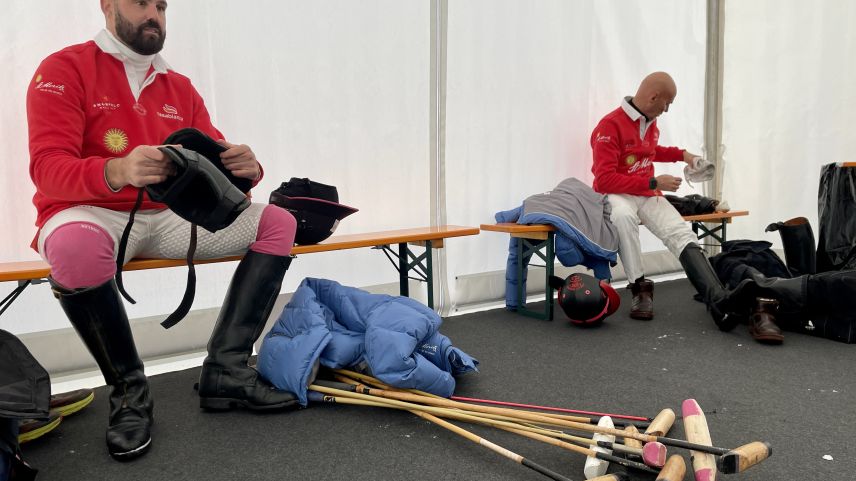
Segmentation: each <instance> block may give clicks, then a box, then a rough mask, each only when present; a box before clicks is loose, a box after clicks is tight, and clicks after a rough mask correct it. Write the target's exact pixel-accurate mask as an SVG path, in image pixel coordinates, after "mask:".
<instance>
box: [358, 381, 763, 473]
mask: <svg viewBox="0 0 856 481" xmlns="http://www.w3.org/2000/svg"><path fill="white" fill-rule="evenodd" d="M360 376H363V375H360ZM368 378H369V379H371V380H373V381H375V382H379V381H377V380H375V379H374V378H371V377H370V376H369V377H368ZM435 397H438V398H439V396H435ZM441 399H445V398H441ZM663 411H667V412H665V413H664V412H661V413H660V414H658V417H660V416H661V415H664V414H665V415H666V416H667V417H673V416H674V412H671V415H669V412H670V411H671V409H669V410H663ZM520 414H521V416H523V415H526V416H529V415H532V414H531V413H528V412H521V413H520ZM529 419H530V420H532V418H529ZM544 419H550V418H549V417H548V416H543V418H542V419H541V423H542V424H553V425H558V426H565V427H570V428H572V429H576V430H578V431H586V432H590V433H595V432H605V433H606V434H613V435H615V436H620V437H622V438H624V439H625V440H626V439H628V438H630V439H636V440H638V441H643V442H645V443H650V442H655V441H656V442H660V443H662V444H665V445H667V446H674V447H678V448H683V449H689V450H695V451H699V452H704V453H710V454H715V455H717V456H722V458H720V460H719V461H718V466H717V467H718V468H719V469H720V471H721V472H722V473H724V474H733V473H737V472H742V471H745V470H746V469H749V468H750V467H752V466H754V465H756V464H758V463H760V462H762V461H764V460H765V459H767V458H768V457H770V456H771V455H772V448H771V447H770V445H769V443H766V442H762V441H755V442H751V443H748V444H744V445H742V446H739V447H737V448H735V449H726V448H720V447H716V446H706V445H704V444H699V443H693V442H689V441H684V440H682V439H675V438H668V437H664V436H657V435H654V434H642V433H637V434H632V433H626V432H624V431H621V430H618V429H608V428H605V429H601V428H598V427H596V426H591V425H589V424H583V423H577V422H572V421H560V420H555V419H554V421H555V423H551V422H550V421H545V420H544ZM656 419H657V418H655V420H656ZM668 424H669V425H671V423H668ZM666 431H668V428H666Z"/></svg>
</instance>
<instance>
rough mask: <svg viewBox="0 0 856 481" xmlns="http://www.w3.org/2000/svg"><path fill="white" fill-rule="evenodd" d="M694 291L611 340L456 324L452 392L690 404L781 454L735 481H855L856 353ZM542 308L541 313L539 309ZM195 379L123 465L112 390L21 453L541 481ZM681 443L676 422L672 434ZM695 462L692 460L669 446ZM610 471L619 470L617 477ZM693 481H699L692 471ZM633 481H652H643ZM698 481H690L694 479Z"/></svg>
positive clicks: (399, 429)
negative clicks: (210, 393) (204, 404)
mask: <svg viewBox="0 0 856 481" xmlns="http://www.w3.org/2000/svg"><path fill="white" fill-rule="evenodd" d="M692 294H693V290H692V287H691V286H690V285H689V283H688V282H687V281H685V280H681V281H672V282H665V283H660V284H658V285H657V287H656V318H655V320H654V321H651V322H641V321H634V320H631V319H630V318H629V317H628V312H629V294H628V292H627V291H626V290H625V289H621V296H622V301H623V303H622V306H621V308H620V309H619V311H618V312H617V313H616V314H614V315H613V316H612V317H610V318H609V319H607V321H606V323H605V324H604V325H603V326H601V327H599V328H591V329H581V328H578V327H575V326H572V325H570V324H568V323H567V322H565V321H563V320H562V316H563V315H562V313H561V311H558V312H557V316H556V320H554V321H540V320H536V319H531V318H527V317H523V316H520V315H518V314H515V313H511V312H506V311H504V310H501V309H499V310H492V311H486V312H480V313H475V314H468V315H463V316H455V317H451V318H448V319H446V320H445V321H444V324H443V327H442V329H441V331H442V332H443V333H444V334H446V335H447V336H449V337H450V338H451V339H452V340H453V342H454V343H455V345H457V346H458V347H460V348H462V349H463V350H465V351H466V352H468V353H470V354H471V355H473V356H475V357H477V358H478V359H479V360H480V361H481V372H480V373H478V374H474V375H470V376H467V377H464V378H462V379H459V382H458V386H457V389H456V394H457V395H459V396H472V397H480V398H489V399H497V400H507V401H516V402H524V403H533V404H541V405H550V406H561V407H568V408H575V409H585V410H596V411H607V412H616V413H622V414H634V415H641V416H649V417H653V416H654V415H656V414H657V413H658V412H659V411H660V410H661V409H663V408H667V407H668V408H671V409H673V410H674V411H675V412H676V413H678V415H679V416H680V406H681V403H682V401H683V400H685V399H688V398H694V399H696V400H697V401H698V402H699V404H700V406H701V407H702V409H703V410H704V411H705V413H706V417H707V421H708V424H709V427H710V432H711V437H712V439H713V444H714V445H717V446H722V447H728V448H733V447H737V446H740V445H743V444H745V443H748V442H750V441H756V440H763V441H767V442H769V443H770V444H771V445H772V446H773V456H772V457H771V458H770V459H768V460H767V461H765V462H764V463H762V464H760V465H758V466H756V467H753V468H752V469H750V470H748V471H746V472H744V473H740V474H735V475H731V476H727V478H728V479H743V480H747V481H750V480H807V479H828V480H849V479H856V475H854V474H853V473H854V472H856V448H854V446H853V445H851V444H849V443H850V442H852V441H853V434H852V433H853V430H854V428H856V402H854V401H855V400H856V374H854V368H856V345H846V344H842V343H837V342H833V341H829V340H824V339H819V338H814V337H810V336H806V335H800V334H794V333H787V334H786V339H785V344H784V345H783V346H765V345H761V344H758V343H756V342H754V341H753V340H752V338H751V337H750V336H749V334H748V332H747V329H746V327H745V326H738V328H737V329H735V330H734V331H732V332H730V333H722V332H719V331H718V330H717V329H716V327H715V326H714V325H713V322H712V321H711V320H710V318H709V317H708V315H707V313H706V312H705V310H704V307H703V305H701V304H699V303H697V302H695V301H693V300H692V299H691V297H692ZM533 307H539V306H537V305H535V306H533ZM198 372H199V369H198V368H196V369H189V370H185V371H179V372H172V373H168V374H162V375H157V376H152V377H151V384H152V390H153V393H154V396H155V402H156V406H155V408H156V424H155V427H154V433H153V439H154V441H153V447H152V449H151V451H150V452H149V453H148V454H147V455H146V456H144V457H143V458H141V459H138V460H136V461H133V462H128V463H119V462H116V461H113V460H112V459H111V458H110V457H109V456H108V455H107V453H106V449H105V446H104V427H105V423H106V418H107V406H106V402H107V401H106V398H107V393H106V391H105V390H104V388H100V389H98V390H97V392H96V396H97V398H96V401H95V402H94V403H93V404H92V405H91V406H90V407H88V408H86V409H84V410H83V411H81V412H79V413H77V414H75V415H73V416H70V417H69V418H67V419H65V420H64V421H63V423H62V424H61V425H60V426H59V428H57V429H56V430H54V431H53V432H51V433H49V434H47V435H46V436H44V437H42V438H40V439H38V440H36V441H34V442H31V443H28V444H26V445H24V453H25V456H26V458H27V459H28V460H29V461H30V462H31V464H33V465H34V466H35V467H37V468H39V469H40V473H39V476H38V478H37V479H39V480H41V481H50V480H63V481H70V480H115V481H132V480H196V479H199V480H212V481H213V480H235V479H241V480H285V479H295V480H348V481H353V480H370V479H371V480H405V479H406V480H431V481H434V480H537V479H546V478H544V477H542V476H541V475H540V474H538V473H535V472H533V471H531V470H529V469H527V468H525V467H523V466H521V465H518V464H515V463H513V462H512V461H509V460H508V459H505V458H502V457H500V456H499V455H497V454H495V453H493V452H491V451H489V450H487V449H485V448H483V447H481V446H478V445H476V444H474V443H472V442H470V441H467V440H465V439H463V438H461V437H458V436H456V435H455V434H453V433H451V432H449V431H446V430H444V429H442V428H440V427H437V426H435V425H432V424H430V423H428V422H426V421H424V420H422V419H419V418H417V417H415V416H414V415H412V414H410V413H406V412H399V411H392V410H385V409H378V408H368V407H356V406H331V405H319V406H311V407H310V408H308V409H304V410H300V411H296V412H290V413H279V414H265V415H260V414H254V413H250V412H245V411H234V412H227V413H207V412H202V411H200V410H199V409H198V401H197V398H196V395H195V392H194V391H193V383H194V382H195V380H196V378H197V376H198ZM465 427H468V428H470V429H471V430H472V431H473V432H476V433H477V434H478V435H480V436H482V437H484V438H486V439H489V440H491V441H493V442H495V443H497V444H500V445H502V446H504V447H506V448H508V449H510V450H512V451H514V452H517V453H519V454H521V455H523V456H525V457H527V458H529V459H531V460H533V461H535V462H537V463H539V464H542V465H544V466H546V467H549V468H551V469H553V470H554V471H557V472H558V473H560V474H562V475H564V476H566V477H568V478H570V479H573V480H579V479H583V475H582V471H583V464H584V457H583V456H581V455H578V454H575V453H571V452H568V451H565V450H562V449H559V448H556V447H553V446H548V445H544V444H542V443H538V442H535V441H531V440H527V439H523V438H521V437H519V436H516V435H513V434H510V433H505V432H500V431H497V430H494V429H490V428H481V427H470V426H466V425H465ZM669 435H670V436H672V437H676V438H684V430H683V425H682V421H681V420H680V418H679V419H678V421H677V422H676V423H675V426H674V428H673V429H672V431H671V432H670V434H669ZM670 453H677V454H681V455H682V456H684V458H685V459H686V460H687V463H688V464H689V452H687V451H684V450H681V449H678V448H670ZM611 469H614V468H611ZM690 471H691V468H690ZM632 476H633V479H639V480H652V479H653V476H650V475H645V474H637V473H633V474H632ZM686 479H693V476H692V474H691V472H689V473H688V474H687V477H686Z"/></svg>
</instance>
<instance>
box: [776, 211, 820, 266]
mask: <svg viewBox="0 0 856 481" xmlns="http://www.w3.org/2000/svg"><path fill="white" fill-rule="evenodd" d="M775 230H777V231H779V235H780V236H781V237H782V247H783V248H784V250H785V263H787V265H788V270H789V271H791V275H792V276H793V277H798V276H801V275H803V274H814V273H815V272H816V271H817V268H816V267H815V264H816V258H817V247H816V246H815V244H814V232H812V230H811V224H810V223H809V222H808V219H806V218H805V217H794V218H793V219H790V220H786V221H784V222H775V223H773V224H770V225H768V226H767V229H766V232H772V231H775Z"/></svg>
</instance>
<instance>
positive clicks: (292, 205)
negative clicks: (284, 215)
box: [269, 177, 357, 245]
mask: <svg viewBox="0 0 856 481" xmlns="http://www.w3.org/2000/svg"><path fill="white" fill-rule="evenodd" d="M269 202H270V203H271V204H274V205H278V206H280V207H282V208H283V209H286V210H287V211H289V212H291V214H292V215H293V216H294V218H295V219H296V220H297V232H295V235H294V242H295V243H296V244H300V245H307V244H317V243H319V242H321V241H323V240H324V239H326V238H328V237H330V236H331V235H332V234H333V232H335V230H336V227H337V226H338V225H339V221H340V220H342V219H344V218H345V217H347V216H349V215H351V214H353V213H354V212H357V209H355V208H353V207H348V206H346V205H343V204H340V203H339V192H338V191H337V190H336V187H335V186H332V185H326V184H322V183H320V182H315V181H313V180H309V179H305V178H304V179H300V178H297V177H292V178H291V180H289V181H288V182H283V183H282V185H280V186H279V188H278V189H276V190H275V191H273V192H271V193H270V201H269Z"/></svg>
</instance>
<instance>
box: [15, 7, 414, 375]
mask: <svg viewBox="0 0 856 481" xmlns="http://www.w3.org/2000/svg"><path fill="white" fill-rule="evenodd" d="M4 7H5V8H4V15H3V16H2V17H0V45H2V47H0V62H2V64H3V65H4V66H6V68H4V69H3V73H2V74H0V75H2V77H0V78H2V79H3V80H2V85H3V87H4V97H3V100H2V105H3V108H2V109H0V127H2V130H0V136H2V141H3V142H4V145H5V148H6V155H5V156H4V161H3V162H2V167H0V169H2V175H0V179H2V181H0V182H3V187H4V188H3V189H0V209H2V210H0V216H2V221H0V222H2V226H3V228H2V232H3V235H2V236H0V261H20V260H33V259H38V258H39V257H38V255H37V254H36V253H35V252H33V251H32V250H31V249H30V248H29V243H30V240H31V239H32V236H33V234H34V232H35V228H34V227H33V220H34V219H35V210H34V208H33V207H32V204H31V201H30V199H31V198H32V195H33V192H34V187H33V186H32V184H31V182H30V180H29V176H28V170H27V164H28V161H27V159H28V158H29V155H28V150H27V130H26V115H25V97H26V90H27V85H28V83H29V82H30V80H31V79H32V76H33V74H34V73H35V71H36V69H37V66H38V63H39V62H40V61H41V59H43V58H44V57H45V56H47V55H48V54H50V53H52V52H54V51H57V50H59V49H61V48H63V47H65V46H67V45H71V44H75V43H80V42H84V41H86V40H88V39H91V38H92V37H93V36H94V35H95V33H97V32H98V31H99V30H100V29H101V28H103V25H104V19H103V15H102V13H101V12H100V9H99V7H98V1H96V0H85V1H84V0H76V1H72V2H67V1H63V2H61V1H58V0H46V1H44V2H39V3H38V5H37V4H35V3H33V2H29V1H23V0H20V1H18V0H16V1H11V2H8V5H4ZM429 23H430V17H429V4H428V2H399V1H397V0H374V1H361V2H350V1H323V2H302V1H282V0H254V1H253V2H248V3H246V4H243V3H242V4H240V5H238V4H236V3H235V2H230V1H224V0H214V1H208V0H206V1H201V0H196V1H189V0H181V1H175V2H170V6H169V9H168V28H167V30H168V35H167V37H168V38H167V42H166V47H165V48H164V51H163V55H164V57H165V58H166V59H167V61H168V62H169V63H170V64H171V65H172V66H173V67H174V68H175V69H176V70H177V71H179V72H181V73H182V74H185V75H187V76H188V77H190V78H191V79H192V80H193V82H194V85H195V86H196V87H197V89H198V90H199V91H200V93H201V95H202V97H203V98H204V99H205V101H206V105H207V107H208V109H209V111H210V112H211V115H212V118H213V120H214V123H215V125H217V126H218V128H219V129H220V130H221V131H222V132H224V134H225V135H226V138H227V140H230V141H232V142H235V143H246V144H248V145H250V146H251V147H252V148H253V149H254V151H255V153H256V155H257V156H258V158H259V159H260V161H261V162H262V164H263V166H264V169H265V178H264V180H263V181H262V182H261V184H260V185H259V186H258V187H257V188H256V189H254V193H255V196H256V200H257V201H259V202H267V196H268V194H269V192H270V191H271V190H273V189H275V188H276V187H278V186H279V183H280V182H282V181H285V180H288V179H289V178H291V177H292V176H295V177H309V178H311V179H314V180H318V181H320V182H324V183H328V184H333V185H336V186H337V187H338V189H339V197H340V200H341V202H343V203H345V204H348V205H352V206H354V207H357V208H359V209H360V211H359V212H358V213H356V214H353V215H352V216H350V217H348V218H347V219H346V220H345V221H343V222H342V223H341V224H340V226H339V229H338V230H337V233H343V234H347V233H351V232H367V231H374V230H384V229H393V228H405V227H413V226H420V225H427V224H428V223H429V222H430V220H429V213H430V208H429V203H428V201H427V199H428V198H429V196H430V191H429V182H428V177H429V171H428V167H429V161H428V158H429V152H430V149H429V133H428V132H429V129H428V122H429V117H430V115H429V111H430V102H429V98H430V95H429V91H428V89H429V78H430V76H429V73H430V70H431V63H430V61H429V45H428V43H429V39H430V32H429ZM235 265H236V264H235V263H227V264H219V265H211V266H199V269H200V270H199V281H198V286H197V293H196V299H195V302H194V306H193V309H194V311H193V313H192V315H191V316H190V317H189V318H188V319H187V320H186V321H185V322H186V323H187V325H184V323H182V325H179V326H177V327H176V328H174V329H173V330H171V331H170V332H164V331H163V330H162V329H160V328H158V329H155V327H156V326H157V324H156V321H158V320H160V319H162V317H163V315H164V314H166V313H169V312H171V311H172V309H174V308H175V307H176V306H177V305H178V303H179V301H180V299H181V294H182V293H183V291H184V285H185V279H186V275H185V270H184V269H181V268H178V269H163V270H152V271H145V272H134V273H129V274H127V275H125V276H124V279H125V285H126V288H127V289H128V291H129V292H130V293H131V294H132V295H133V296H134V297H135V298H136V300H137V301H138V302H137V304H136V305H127V308H128V313H129V316H130V317H131V318H132V319H133V321H132V324H133V326H134V331H135V334H136V335H137V338H138V343H139V344H141V352H142V353H143V355H144V356H146V357H151V356H156V355H159V354H161V353H163V352H168V351H170V350H171V351H173V352H174V351H176V350H179V349H181V343H182V342H184V343H185V345H186V348H187V349H198V348H200V347H204V342H205V339H206V338H207V333H208V332H210V326H211V325H212V323H213V317H214V316H215V315H216V308H217V306H219V305H220V304H221V303H222V300H223V296H224V294H225V291H226V288H227V286H228V282H229V279H230V277H231V274H232V272H233V271H234V268H235ZM307 276H315V277H324V278H330V279H336V280H337V281H339V282H342V283H343V284H346V285H356V286H376V285H379V284H381V285H386V284H390V283H395V285H397V279H398V275H397V273H396V272H395V270H394V269H393V268H392V266H391V265H389V262H388V261H387V259H386V258H385V257H384V256H383V255H382V254H381V253H379V252H377V251H370V250H368V249H359V250H351V251H347V252H339V253H323V254H313V255H311V256H305V257H301V258H299V259H297V260H296V261H295V262H294V263H293V264H292V268H291V269H290V270H289V272H288V273H287V275H286V280H285V283H284V285H283V292H292V291H294V289H295V288H296V287H297V284H298V283H299V282H300V281H301V280H302V279H303V278H304V277H307ZM3 285H4V288H5V287H8V289H9V290H11V289H12V287H13V284H12V283H4V284H3ZM4 295H5V293H4ZM200 313H202V314H204V315H202V316H200V315H199V314H200ZM2 327H3V328H4V329H7V330H10V331H12V332H14V333H17V334H26V333H31V335H30V336H24V337H25V340H26V341H27V342H28V344H29V345H39V346H40V347H39V349H38V350H40V351H41V352H42V353H43V354H44V355H45V356H49V357H52V358H55V359H56V361H55V362H51V361H48V362H46V363H45V364H46V365H51V367H56V368H73V367H75V366H76V365H77V364H76V362H75V361H73V360H70V359H69V358H72V357H75V358H78V357H79V356H78V354H80V356H82V359H83V360H84V361H85V362H87V363H88V362H91V361H90V359H89V358H88V356H87V355H86V354H85V352H83V350H82V346H81V345H80V343H79V341H77V340H76V336H74V334H73V332H71V329H70V327H69V324H68V321H67V320H66V318H65V316H64V314H63V313H62V311H61V310H60V308H59V305H58V303H57V302H56V301H55V300H54V299H53V297H52V296H51V294H50V292H49V289H48V288H47V286H46V285H39V286H34V287H31V288H29V289H27V291H25V293H24V294H23V295H22V296H21V297H20V298H19V299H18V300H17V301H16V302H15V304H13V305H12V307H11V308H10V309H9V310H8V311H6V312H5V313H4V314H3V317H2ZM54 334H56V335H54ZM69 336H70V337H71V342H64V341H63V340H66V339H68V338H69ZM181 339H184V340H183V341H182V340H181ZM63 358H65V360H63ZM40 359H42V357H40ZM51 367H49V369H51Z"/></svg>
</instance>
